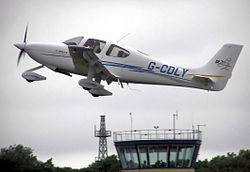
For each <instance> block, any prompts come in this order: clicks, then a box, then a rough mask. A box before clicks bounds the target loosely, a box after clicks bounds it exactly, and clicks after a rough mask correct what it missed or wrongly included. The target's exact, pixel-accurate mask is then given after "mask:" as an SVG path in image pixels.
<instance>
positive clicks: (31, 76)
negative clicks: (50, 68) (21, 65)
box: [22, 71, 46, 82]
mask: <svg viewBox="0 0 250 172" xmlns="http://www.w3.org/2000/svg"><path fill="white" fill-rule="evenodd" d="M22 77H23V78H24V79H26V80H27V81H28V82H33V81H42V80H46V77H44V76H42V75H39V74H37V73H35V72H31V71H26V72H23V73H22Z"/></svg>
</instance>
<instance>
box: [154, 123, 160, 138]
mask: <svg viewBox="0 0 250 172" xmlns="http://www.w3.org/2000/svg"><path fill="white" fill-rule="evenodd" d="M158 128H159V126H158V125H156V126H154V129H155V137H156V139H158V137H157V129H158Z"/></svg>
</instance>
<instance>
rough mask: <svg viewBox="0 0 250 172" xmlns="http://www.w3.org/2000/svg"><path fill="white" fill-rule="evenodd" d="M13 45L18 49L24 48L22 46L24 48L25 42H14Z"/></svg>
mask: <svg viewBox="0 0 250 172" xmlns="http://www.w3.org/2000/svg"><path fill="white" fill-rule="evenodd" d="M14 45H15V47H17V48H18V49H20V50H24V48H25V43H16V44H14Z"/></svg>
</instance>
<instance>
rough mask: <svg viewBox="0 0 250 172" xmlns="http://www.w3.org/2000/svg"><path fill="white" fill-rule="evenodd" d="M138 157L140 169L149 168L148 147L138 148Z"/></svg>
mask: <svg viewBox="0 0 250 172" xmlns="http://www.w3.org/2000/svg"><path fill="white" fill-rule="evenodd" d="M139 156H140V164H141V168H149V167H150V165H149V162H148V147H146V146H145V147H139Z"/></svg>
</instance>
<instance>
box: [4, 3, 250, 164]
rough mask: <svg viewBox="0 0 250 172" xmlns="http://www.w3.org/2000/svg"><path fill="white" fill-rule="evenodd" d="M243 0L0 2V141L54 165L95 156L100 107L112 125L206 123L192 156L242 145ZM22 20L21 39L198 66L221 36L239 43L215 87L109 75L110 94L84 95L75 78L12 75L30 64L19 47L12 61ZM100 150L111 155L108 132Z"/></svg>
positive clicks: (248, 81)
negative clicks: (82, 40)
mask: <svg viewBox="0 0 250 172" xmlns="http://www.w3.org/2000/svg"><path fill="white" fill-rule="evenodd" d="M249 18H250V1H249V0H220V1H219V0H210V1H207V0H189V1H186V0H164V1H163V0H162V1H155V0H148V1H139V0H138V1H130V0H127V1H118V0H114V1H111V0H110V1H92V0H91V1H87V0H86V1H85V0H79V1H77V0H71V1H69V0H68V1H66V0H64V1H63V0H58V1H50V0H37V1H31V0H30V1H28V0H15V1H14V0H8V1H6V0H0V36H1V37H0V38H1V39H0V45H1V46H0V50H1V56H0V64H1V72H0V78H1V80H0V90H1V97H0V146H1V147H7V146H9V145H13V144H23V145H25V146H29V147H31V148H33V149H34V154H35V155H37V157H38V159H40V160H42V161H46V160H47V159H49V158H51V157H52V158H53V162H54V163H55V165H56V166H61V167H63V166H70V167H74V168H81V167H86V166H87V165H88V164H90V163H91V162H93V161H94V158H95V156H97V153H98V152H97V150H98V139H96V138H94V125H98V127H99V120H100V117H99V116H100V115H102V114H105V115H106V122H107V128H108V129H110V130H112V131H119V130H127V129H130V116H129V112H132V113H133V124H134V128H136V129H153V126H154V125H159V127H160V129H164V128H172V116H171V115H172V114H173V113H175V111H176V110H178V111H179V119H178V121H177V123H176V127H177V128H184V129H185V128H190V129H191V126H192V124H194V125H197V124H206V127H203V128H202V131H203V140H202V145H201V150H200V156H199V159H205V158H208V159H210V158H211V157H213V156H216V155H218V154H226V153H227V152H235V153H238V151H239V150H240V149H247V148H248V149H249V148H250V137H249V136H250V124H249V121H250V114H249V112H250V101H249V100H250V99H249V97H250V91H249V86H250V77H249V74H250V72H249V66H250V48H249V46H250V40H249V38H250V22H249ZM27 23H29V31H28V38H27V41H28V42H63V41H64V40H66V39H68V38H71V37H74V36H81V35H83V36H84V35H90V36H94V37H96V38H101V39H106V40H111V41H116V40H119V39H120V38H121V37H122V36H124V35H125V34H127V33H131V34H130V35H129V36H128V37H126V38H125V39H123V40H122V43H124V44H126V45H128V46H131V47H134V48H136V49H139V50H141V51H144V52H146V53H148V54H150V55H152V56H154V57H156V58H158V59H160V60H162V61H164V62H166V64H177V65H179V66H183V67H198V66H201V65H203V64H205V63H206V62H207V61H208V60H209V59H210V58H212V57H213V55H214V54H215V53H216V52H217V51H218V50H219V49H220V48H221V46H222V45H223V44H225V43H236V44H242V45H244V48H243V50H242V52H241V54H240V58H239V60H238V62H237V63H236V66H235V68H234V70H233V75H232V78H231V79H230V80H229V82H228V84H227V86H226V88H225V89H224V90H223V91H220V92H208V91H204V90H198V89H190V88H178V87H168V86H152V85H136V84H131V85H130V87H131V89H132V90H131V89H130V88H129V87H127V86H125V88H124V89H122V88H121V87H119V85H118V84H117V83H112V84H111V85H110V86H107V85H106V86H105V87H106V89H108V90H110V91H111V92H113V96H111V97H99V98H93V97H92V96H91V95H90V94H89V93H88V92H86V91H84V90H83V89H82V88H81V87H80V86H79V85H78V81H79V80H80V79H81V78H83V77H81V76H76V75H74V76H73V77H68V76H65V75H61V74H58V73H54V72H52V71H50V70H49V69H41V70H39V71H37V73H39V74H42V75H45V76H46V77H47V80H46V81H42V82H35V83H27V82H26V81H25V80H24V79H23V78H22V77H21V74H22V72H23V71H25V70H27V69H30V68H32V67H35V66H38V64H37V63H36V62H34V61H32V59H30V58H29V57H28V55H26V57H25V58H24V59H23V60H22V61H21V62H20V65H19V67H18V68H17V65H16V63H17V56H18V53H19V50H18V49H17V48H15V47H14V46H13V44H14V43H17V42H22V40H23V36H24V30H25V26H26V24H27ZM108 147H109V154H114V153H115V154H116V151H115V147H114V146H113V140H112V138H109V139H108Z"/></svg>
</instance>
